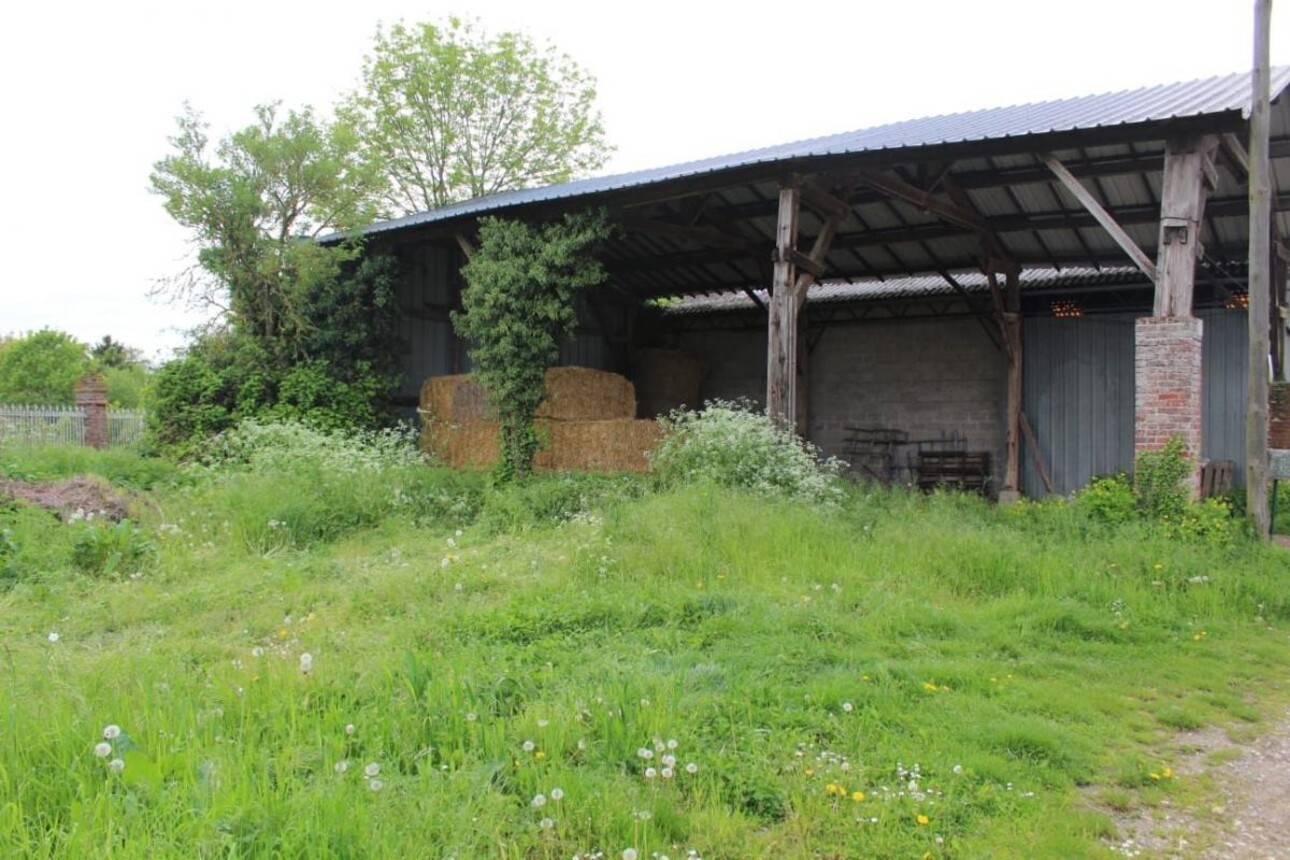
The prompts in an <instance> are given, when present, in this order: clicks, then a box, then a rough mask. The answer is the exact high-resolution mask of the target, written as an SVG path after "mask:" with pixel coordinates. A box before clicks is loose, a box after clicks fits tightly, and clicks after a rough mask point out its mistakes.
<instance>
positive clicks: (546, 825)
mask: <svg viewBox="0 0 1290 860" xmlns="http://www.w3.org/2000/svg"><path fill="white" fill-rule="evenodd" d="M538 827H541V828H542V829H543V830H550V829H551V828H552V827H555V821H553V820H552V819H550V818H543V819H542V820H541V821H539V822H538Z"/></svg>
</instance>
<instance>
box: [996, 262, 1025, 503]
mask: <svg viewBox="0 0 1290 860" xmlns="http://www.w3.org/2000/svg"><path fill="white" fill-rule="evenodd" d="M1006 278H1007V291H1006V293H1005V295H1004V303H1005V306H1006V307H1007V310H1006V311H1005V312H1004V316H1003V321H1004V325H1005V326H1006V330H1007V342H1008V346H1009V348H1010V349H1009V354H1008V398H1007V422H1008V423H1007V427H1006V428H1005V429H1006V431H1007V432H1006V434H1005V436H1004V445H1005V451H1004V467H1003V489H1002V490H1001V491H1000V493H999V501H1001V502H1010V501H1017V500H1019V499H1020V498H1021V457H1020V452H1021V439H1020V435H1021V278H1020V277H1019V275H1018V273H1017V272H1008V273H1007V275H1006Z"/></svg>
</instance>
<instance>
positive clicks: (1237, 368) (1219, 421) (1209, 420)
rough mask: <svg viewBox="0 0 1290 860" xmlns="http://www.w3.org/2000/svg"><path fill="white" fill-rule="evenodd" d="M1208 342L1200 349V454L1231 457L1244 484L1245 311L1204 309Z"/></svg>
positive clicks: (1212, 457) (1218, 458)
mask: <svg viewBox="0 0 1290 860" xmlns="http://www.w3.org/2000/svg"><path fill="white" fill-rule="evenodd" d="M1198 316H1199V317H1200V318H1201V319H1203V320H1204V321H1205V342H1204V347H1203V349H1202V350H1201V372H1202V374H1203V376H1204V380H1205V382H1204V386H1205V387H1204V389H1203V392H1202V400H1201V403H1202V404H1203V408H1204V416H1203V418H1202V419H1201V421H1202V424H1201V456H1202V457H1204V458H1205V459H1207V460H1232V461H1233V462H1235V463H1236V473H1235V474H1236V478H1237V480H1238V482H1239V483H1240V484H1242V485H1244V484H1245V385H1246V380H1247V379H1248V378H1249V364H1248V362H1249V358H1248V356H1247V352H1248V350H1249V343H1250V332H1249V329H1248V325H1249V323H1248V322H1247V321H1246V319H1245V312H1244V311H1239V310H1232V311H1229V310H1224V309H1221V308H1220V309H1215V310H1208V311H1201V312H1200V313H1199V314H1198Z"/></svg>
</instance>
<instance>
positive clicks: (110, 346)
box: [90, 334, 144, 371]
mask: <svg viewBox="0 0 1290 860" xmlns="http://www.w3.org/2000/svg"><path fill="white" fill-rule="evenodd" d="M90 358H91V359H92V360H93V362H94V366H95V368H96V369H97V370H99V371H104V370H108V369H110V368H118V369H119V368H129V367H135V366H138V365H142V364H143V363H144V362H143V354H142V353H140V352H139V350H137V349H134V348H132V347H128V346H126V345H125V344H123V343H121V341H119V340H113V339H112V335H110V334H106V335H104V336H103V339H102V340H100V341H99V342H98V343H96V344H94V345H93V346H91V347H90Z"/></svg>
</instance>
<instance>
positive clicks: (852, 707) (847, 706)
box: [842, 702, 856, 714]
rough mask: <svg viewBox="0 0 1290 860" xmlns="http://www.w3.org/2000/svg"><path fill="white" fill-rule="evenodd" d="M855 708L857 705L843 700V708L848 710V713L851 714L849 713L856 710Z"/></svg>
mask: <svg viewBox="0 0 1290 860" xmlns="http://www.w3.org/2000/svg"><path fill="white" fill-rule="evenodd" d="M855 709H856V706H855V705H853V704H851V703H850V702H843V703H842V710H843V711H845V712H846V713H848V714H849V713H851V712H852V711H854V710H855Z"/></svg>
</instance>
